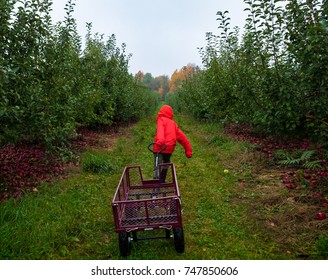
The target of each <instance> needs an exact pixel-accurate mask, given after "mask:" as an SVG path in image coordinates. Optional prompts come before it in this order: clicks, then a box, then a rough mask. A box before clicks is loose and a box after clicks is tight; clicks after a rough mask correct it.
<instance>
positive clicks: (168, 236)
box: [165, 229, 171, 239]
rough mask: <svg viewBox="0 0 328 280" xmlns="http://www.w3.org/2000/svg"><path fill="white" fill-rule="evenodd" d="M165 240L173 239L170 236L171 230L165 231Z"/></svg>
mask: <svg viewBox="0 0 328 280" xmlns="http://www.w3.org/2000/svg"><path fill="white" fill-rule="evenodd" d="M165 238H166V239H170V238H171V234H170V230H169V229H165Z"/></svg>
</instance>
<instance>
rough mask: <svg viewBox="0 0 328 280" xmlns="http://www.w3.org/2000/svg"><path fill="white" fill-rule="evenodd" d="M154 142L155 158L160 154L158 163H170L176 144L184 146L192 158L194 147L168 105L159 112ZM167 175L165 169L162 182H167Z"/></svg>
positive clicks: (187, 154) (188, 155)
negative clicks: (174, 118) (176, 121)
mask: <svg viewBox="0 0 328 280" xmlns="http://www.w3.org/2000/svg"><path fill="white" fill-rule="evenodd" d="M154 142H155V144H154V154H155V157H156V153H158V152H160V153H159V161H158V163H169V162H170V158H171V155H172V153H173V152H174V149H175V146H176V142H178V143H179V144H181V145H182V146H183V148H184V150H185V154H186V157H187V158H191V157H192V147H191V145H190V142H189V140H188V138H187V136H186V135H185V134H184V133H183V132H182V131H181V130H180V129H179V127H178V125H177V124H176V123H175V121H174V120H173V110H172V108H171V107H170V106H168V105H164V106H162V107H161V109H160V110H159V112H158V115H157V119H156V135H155V137H154ZM163 147H165V149H164V150H162V149H163ZM161 150H162V151H161ZM155 160H156V159H155ZM166 174H167V169H165V168H163V169H162V172H161V176H160V179H161V182H165V177H166Z"/></svg>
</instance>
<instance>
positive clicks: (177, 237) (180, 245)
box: [173, 228, 185, 253]
mask: <svg viewBox="0 0 328 280" xmlns="http://www.w3.org/2000/svg"><path fill="white" fill-rule="evenodd" d="M173 236H174V247H175V250H176V251H177V252H178V253H183V252H184V249H185V243H184V235H183V228H173Z"/></svg>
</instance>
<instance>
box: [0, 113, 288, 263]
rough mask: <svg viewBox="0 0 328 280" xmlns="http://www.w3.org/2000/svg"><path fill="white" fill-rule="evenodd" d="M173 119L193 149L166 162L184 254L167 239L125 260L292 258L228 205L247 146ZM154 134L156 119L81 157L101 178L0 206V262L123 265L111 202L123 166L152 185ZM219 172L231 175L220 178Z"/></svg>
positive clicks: (77, 175)
mask: <svg viewBox="0 0 328 280" xmlns="http://www.w3.org/2000/svg"><path fill="white" fill-rule="evenodd" d="M175 120H176V121H177V123H178V124H179V126H180V128H181V129H182V130H183V131H184V132H185V133H186V134H187V136H188V137H189V139H190V141H191V144H192V146H193V150H194V154H193V157H192V158H191V159H187V158H186V157H185V156H184V151H183V148H182V147H181V146H180V145H178V146H177V148H176V151H175V153H174V154H173V156H172V158H171V160H172V161H173V162H174V163H175V165H176V170H177V177H178V181H179V187H180V192H181V197H182V206H183V227H184V233H185V243H186V250H185V253H183V254H177V253H176V251H175V250H174V245H173V240H165V239H163V240H161V239H160V240H147V241H139V242H137V243H133V247H132V252H131V255H130V256H129V257H128V259H164V260H165V259H200V260H201V259H203V260H209V259H283V258H291V256H287V257H286V256H284V255H281V254H279V253H277V252H278V251H277V250H276V247H275V243H274V241H273V240H271V239H270V237H269V235H268V234H266V232H265V231H263V230H262V229H261V227H260V226H259V225H258V224H257V222H256V221H254V220H252V219H249V218H248V216H247V210H248V206H246V205H244V204H237V203H234V202H233V200H234V197H236V196H238V192H237V188H236V184H237V182H238V180H241V179H245V176H246V175H245V174H242V173H238V172H237V171H236V170H237V169H238V168H239V166H236V164H237V165H238V164H239V162H238V163H234V161H235V158H236V157H237V156H240V155H242V154H243V153H244V151H245V149H247V148H248V147H247V145H245V144H242V143H237V142H234V141H232V140H231V139H230V138H229V137H227V136H223V135H222V134H221V131H220V129H219V128H218V127H217V125H214V124H202V123H196V122H195V121H192V120H190V119H189V118H185V117H183V116H180V115H177V116H176V117H175ZM154 132H155V115H154V116H152V117H151V118H147V119H143V120H141V121H139V122H138V123H137V124H136V125H134V126H133V127H130V128H124V131H123V132H122V136H120V138H119V139H118V141H117V142H116V144H115V146H114V148H113V149H111V150H105V149H104V150H102V152H101V153H100V152H99V150H98V151H97V152H96V153H95V152H94V151H89V152H87V153H86V154H85V155H83V157H82V159H83V160H82V163H83V162H84V164H89V165H91V166H98V168H100V169H101V166H103V165H106V164H108V166H109V167H110V168H109V169H108V170H107V169H106V170H105V171H106V172H100V173H95V172H83V171H80V170H78V171H73V172H72V174H71V175H70V176H69V177H68V179H66V180H58V181H55V182H52V183H48V184H44V185H43V186H42V187H41V188H39V191H38V192H35V193H29V194H27V195H25V196H24V197H23V199H21V200H19V201H15V200H9V201H7V202H4V203H2V204H0V259H122V258H121V257H120V255H119V250H118V236H117V234H116V233H115V230H114V224H113V216H112V210H111V200H112V198H113V194H114V191H115V189H116V186H117V183H118V181H119V178H120V176H121V173H122V171H123V168H124V166H126V165H135V164H137V165H141V167H142V170H143V175H144V177H145V178H151V176H152V168H153V156H152V154H151V153H150V152H149V151H148V150H147V145H148V143H150V142H151V141H152V139H153V133H154ZM90 155H92V156H91V157H90ZM88 157H89V158H88ZM90 158H91V159H90ZM95 158H96V160H95ZM91 163H92V164H91ZM240 164H243V163H242V162H241V163H240ZM84 166H85V165H84ZM99 166H100V167H99ZM113 167H115V170H114V171H113ZM226 168H227V169H229V170H230V173H228V174H224V173H223V170H224V169H226ZM107 171H108V172H107ZM159 233H160V232H158V231H153V232H146V233H144V234H159Z"/></svg>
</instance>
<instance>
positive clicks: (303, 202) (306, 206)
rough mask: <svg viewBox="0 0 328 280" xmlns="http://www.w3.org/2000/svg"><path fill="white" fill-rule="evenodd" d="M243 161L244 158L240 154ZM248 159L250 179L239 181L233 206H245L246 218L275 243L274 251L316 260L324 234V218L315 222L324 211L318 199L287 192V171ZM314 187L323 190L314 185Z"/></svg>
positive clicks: (326, 224) (326, 225)
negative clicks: (318, 247)
mask: <svg viewBox="0 0 328 280" xmlns="http://www.w3.org/2000/svg"><path fill="white" fill-rule="evenodd" d="M243 158H244V159H245V155H243ZM248 158H249V159H252V166H253V167H252V168H250V171H249V172H250V178H248V179H243V180H240V181H239V184H238V190H239V194H238V196H236V197H235V198H234V199H233V203H236V204H241V203H242V204H246V205H247V208H248V209H249V210H248V215H249V217H250V219H253V220H254V221H255V222H256V224H257V225H258V226H259V228H260V229H261V230H263V233H264V234H265V235H267V236H269V238H270V239H271V240H274V241H275V243H276V248H275V249H274V250H276V251H278V252H279V253H280V254H286V255H287V256H288V255H290V256H293V257H294V258H298V259H318V258H319V259H320V258H322V256H319V255H318V254H317V250H316V241H317V239H318V238H319V237H320V236H321V235H323V234H327V232H328V219H322V220H319V219H318V218H317V213H319V212H324V211H328V208H325V206H324V205H323V204H322V203H319V202H320V200H322V199H325V197H322V196H320V197H317V198H313V197H312V195H313V193H314V190H309V189H306V188H304V189H287V188H286V186H285V184H284V182H283V178H284V176H285V174H286V173H288V172H291V171H290V170H288V169H286V168H281V167H263V162H258V164H255V162H256V160H255V159H256V158H258V156H256V155H249V157H248ZM317 187H318V188H320V187H321V188H324V186H322V185H318V186H317Z"/></svg>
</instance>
